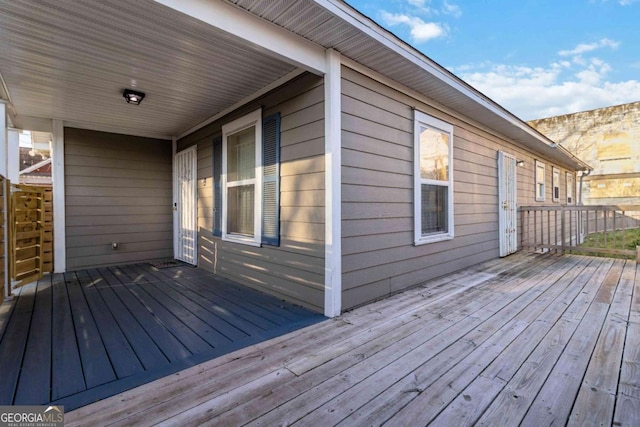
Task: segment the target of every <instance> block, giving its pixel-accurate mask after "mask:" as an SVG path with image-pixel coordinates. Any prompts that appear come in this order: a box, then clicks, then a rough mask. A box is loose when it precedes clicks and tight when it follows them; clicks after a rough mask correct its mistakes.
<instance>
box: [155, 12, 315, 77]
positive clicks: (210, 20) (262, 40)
mask: <svg viewBox="0 0 640 427" xmlns="http://www.w3.org/2000/svg"><path fill="white" fill-rule="evenodd" d="M155 1H156V2H157V3H160V4H163V5H165V6H167V7H170V8H171V9H174V10H177V11H179V12H182V13H184V14H185V15H188V16H191V17H193V18H195V19H198V20H200V21H202V22H205V23H206V24H209V25H211V26H212V27H214V28H217V29H218V30H221V31H224V32H227V33H230V34H233V35H234V36H236V37H238V38H241V39H243V40H244V41H245V42H247V43H249V44H251V45H253V46H255V47H257V48H258V49H259V50H260V51H262V52H264V53H266V54H268V55H270V56H272V57H275V58H278V59H280V60H282V61H284V62H287V63H290V64H293V65H295V66H296V67H300V68H302V69H304V70H306V71H310V72H312V73H314V74H318V75H321V74H324V73H325V71H326V65H325V60H324V48H323V47H322V46H319V45H317V44H315V43H313V42H311V41H309V40H307V39H305V38H303V37H300V36H298V35H297V34H294V33H292V32H290V31H287V30H285V29H284V28H280V27H278V26H277V25H275V24H272V23H271V22H268V21H266V20H264V19H262V18H259V17H257V16H255V15H253V14H251V13H249V12H246V11H244V10H242V9H240V8H238V7H236V6H234V5H231V4H228V3H226V2H223V1H201V0H155Z"/></svg>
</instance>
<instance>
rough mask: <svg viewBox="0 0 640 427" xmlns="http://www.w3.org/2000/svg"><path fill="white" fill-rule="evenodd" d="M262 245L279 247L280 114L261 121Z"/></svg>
mask: <svg viewBox="0 0 640 427" xmlns="http://www.w3.org/2000/svg"><path fill="white" fill-rule="evenodd" d="M262 166H263V167H262V171H263V173H262V244H263V245H271V246H279V245H280V113H276V114H273V115H271V116H269V117H265V118H264V119H262Z"/></svg>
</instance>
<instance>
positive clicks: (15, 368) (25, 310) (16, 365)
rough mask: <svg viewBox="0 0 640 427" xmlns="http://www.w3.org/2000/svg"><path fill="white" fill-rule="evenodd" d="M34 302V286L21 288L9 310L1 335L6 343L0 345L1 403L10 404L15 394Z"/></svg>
mask: <svg viewBox="0 0 640 427" xmlns="http://www.w3.org/2000/svg"><path fill="white" fill-rule="evenodd" d="M34 302H35V287H27V288H22V289H21V291H20V297H19V298H18V300H17V301H16V302H15V308H14V309H13V310H12V311H10V312H9V313H10V315H11V317H10V320H9V321H8V322H7V324H6V326H5V331H4V334H3V336H2V342H6V343H7V345H6V346H0V366H1V367H2V381H0V403H1V404H2V405H11V404H12V402H13V399H14V396H15V388H16V386H17V383H18V376H19V375H20V367H21V363H22V358H23V355H24V351H25V347H26V346H27V334H28V332H29V325H30V323H31V312H32V310H33V305H34Z"/></svg>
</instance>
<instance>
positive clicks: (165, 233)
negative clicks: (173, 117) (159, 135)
mask: <svg viewBox="0 0 640 427" xmlns="http://www.w3.org/2000/svg"><path fill="white" fill-rule="evenodd" d="M64 137H65V196H66V207H65V222H66V247H67V251H66V255H67V269H68V270H74V269H79V268H87V267H96V266H103V265H112V264H123V263H132V262H139V261H146V260H151V259H158V258H172V257H173V234H172V233H173V231H172V230H173V225H172V211H171V203H172V195H171V188H172V184H171V141H166V140H156V139H150V138H139V137H133V136H126V135H119V134H111V133H104V132H95V131H89V130H81V129H74V128H65V130H64ZM112 242H117V243H118V244H119V246H120V247H119V248H118V249H117V250H113V249H112V247H111V244H112Z"/></svg>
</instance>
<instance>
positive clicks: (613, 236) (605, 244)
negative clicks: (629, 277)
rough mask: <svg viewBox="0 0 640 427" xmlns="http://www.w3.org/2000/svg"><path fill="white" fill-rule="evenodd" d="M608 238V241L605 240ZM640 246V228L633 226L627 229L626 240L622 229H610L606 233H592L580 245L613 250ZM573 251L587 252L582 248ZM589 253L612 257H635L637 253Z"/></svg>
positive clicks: (633, 248) (634, 248) (632, 248)
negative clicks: (582, 250) (581, 249)
mask: <svg viewBox="0 0 640 427" xmlns="http://www.w3.org/2000/svg"><path fill="white" fill-rule="evenodd" d="M605 238H606V241H605ZM637 246H640V228H632V229H628V230H625V232H624V240H623V232H622V231H608V232H606V233H591V234H589V235H587V237H586V238H585V239H584V243H583V244H581V245H580V247H585V248H595V249H598V248H603V249H611V250H621V249H623V250H632V251H635V250H636V247H637ZM572 252H573V253H585V252H581V251H580V250H576V251H572ZM587 254H589V255H595V256H604V257H612V258H628V259H635V255H616V254H608V253H604V252H603V253H600V252H598V253H593V252H591V253H587Z"/></svg>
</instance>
